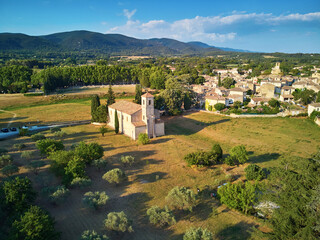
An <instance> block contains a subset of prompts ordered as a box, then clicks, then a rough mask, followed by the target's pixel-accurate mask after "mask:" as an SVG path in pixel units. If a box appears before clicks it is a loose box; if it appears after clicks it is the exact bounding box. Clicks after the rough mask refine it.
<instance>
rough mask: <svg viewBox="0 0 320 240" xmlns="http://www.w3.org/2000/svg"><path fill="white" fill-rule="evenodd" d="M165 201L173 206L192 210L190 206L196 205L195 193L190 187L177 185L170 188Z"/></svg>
mask: <svg viewBox="0 0 320 240" xmlns="http://www.w3.org/2000/svg"><path fill="white" fill-rule="evenodd" d="M166 201H167V202H168V204H169V205H170V206H171V207H173V208H178V209H183V210H186V209H188V210H189V211H192V208H193V207H194V206H196V195H195V194H194V192H193V191H191V190H190V189H187V188H185V187H178V186H177V187H174V188H173V189H171V190H170V192H169V193H168V195H167V197H166Z"/></svg>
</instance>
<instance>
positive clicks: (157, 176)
mask: <svg viewBox="0 0 320 240" xmlns="http://www.w3.org/2000/svg"><path fill="white" fill-rule="evenodd" d="M167 175H168V174H167V173H165V172H153V173H150V174H138V175H137V176H136V177H137V180H140V181H145V182H146V183H152V182H156V181H158V180H161V179H164V178H165V177H166V176H167Z"/></svg>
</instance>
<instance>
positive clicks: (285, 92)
mask: <svg viewBox="0 0 320 240" xmlns="http://www.w3.org/2000/svg"><path fill="white" fill-rule="evenodd" d="M293 92H294V88H293V87H290V86H284V87H283V88H282V89H281V95H280V101H282V102H292V101H293V98H294V97H293V95H292V93H293Z"/></svg>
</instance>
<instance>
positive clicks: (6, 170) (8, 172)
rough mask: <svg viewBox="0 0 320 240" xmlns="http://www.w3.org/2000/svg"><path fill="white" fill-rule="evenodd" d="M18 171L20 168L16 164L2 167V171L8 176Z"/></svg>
mask: <svg viewBox="0 0 320 240" xmlns="http://www.w3.org/2000/svg"><path fill="white" fill-rule="evenodd" d="M17 172H19V168H18V167H17V166H16V165H14V164H10V165H7V166H5V167H3V168H2V169H1V173H2V174H3V175H5V176H7V177H9V176H11V175H13V174H15V173H17Z"/></svg>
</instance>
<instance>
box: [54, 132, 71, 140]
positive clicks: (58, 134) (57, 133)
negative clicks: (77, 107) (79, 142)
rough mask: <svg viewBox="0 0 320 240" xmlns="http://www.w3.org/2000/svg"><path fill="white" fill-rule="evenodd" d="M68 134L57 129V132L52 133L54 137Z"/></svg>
mask: <svg viewBox="0 0 320 240" xmlns="http://www.w3.org/2000/svg"><path fill="white" fill-rule="evenodd" d="M67 135H68V134H67V133H66V132H65V131H58V132H55V133H54V136H55V137H58V138H63V137H65V136H67Z"/></svg>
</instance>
